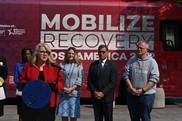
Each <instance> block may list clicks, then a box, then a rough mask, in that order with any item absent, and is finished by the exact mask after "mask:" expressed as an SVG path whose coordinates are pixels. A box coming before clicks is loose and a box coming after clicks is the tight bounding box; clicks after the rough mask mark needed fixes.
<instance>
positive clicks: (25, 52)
mask: <svg viewBox="0 0 182 121" xmlns="http://www.w3.org/2000/svg"><path fill="white" fill-rule="evenodd" d="M31 55H32V50H31V49H30V48H23V49H22V53H21V57H22V62H20V63H16V65H15V69H14V82H15V83H16V85H17V91H16V96H17V113H18V115H19V121H22V112H21V111H22V96H21V95H22V91H21V89H22V88H23V87H21V86H22V85H20V84H19V76H20V74H21V72H22V69H23V67H24V64H25V63H26V62H28V60H29V59H30V58H31ZM18 88H19V89H18ZM20 88H21V89H20Z"/></svg>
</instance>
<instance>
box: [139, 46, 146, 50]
mask: <svg viewBox="0 0 182 121" xmlns="http://www.w3.org/2000/svg"><path fill="white" fill-rule="evenodd" d="M144 49H146V48H142V47H138V50H144Z"/></svg>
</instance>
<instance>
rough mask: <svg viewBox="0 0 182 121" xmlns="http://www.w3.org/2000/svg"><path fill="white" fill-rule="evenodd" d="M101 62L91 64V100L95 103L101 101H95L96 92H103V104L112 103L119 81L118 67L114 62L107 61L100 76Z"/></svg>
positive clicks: (89, 76) (89, 84) (89, 78)
mask: <svg viewBox="0 0 182 121" xmlns="http://www.w3.org/2000/svg"><path fill="white" fill-rule="evenodd" d="M98 65H99V60H97V61H94V62H93V63H91V64H90V68H89V73H88V80H87V81H88V90H90V92H91V98H92V99H93V101H99V100H97V99H95V97H94V93H95V91H102V92H103V93H104V95H105V96H104V98H103V99H101V101H103V102H112V101H113V100H114V89H115V85H116V81H117V66H116V64H115V63H114V62H111V61H110V60H108V59H107V60H106V62H105V64H104V67H103V71H102V73H101V74H100V75H99V72H98V71H99V70H98Z"/></svg>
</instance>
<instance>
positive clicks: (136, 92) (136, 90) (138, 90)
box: [131, 88, 143, 96]
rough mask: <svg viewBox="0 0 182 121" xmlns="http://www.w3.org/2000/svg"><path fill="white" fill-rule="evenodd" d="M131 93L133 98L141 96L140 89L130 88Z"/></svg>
mask: <svg viewBox="0 0 182 121" xmlns="http://www.w3.org/2000/svg"><path fill="white" fill-rule="evenodd" d="M131 91H132V94H133V95H135V96H140V95H142V94H143V91H142V89H135V88H132V89H131Z"/></svg>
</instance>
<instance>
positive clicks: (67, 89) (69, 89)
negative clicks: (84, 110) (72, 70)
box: [64, 87, 73, 93]
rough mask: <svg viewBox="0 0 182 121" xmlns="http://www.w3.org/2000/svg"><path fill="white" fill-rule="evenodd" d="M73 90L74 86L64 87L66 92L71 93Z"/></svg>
mask: <svg viewBox="0 0 182 121" xmlns="http://www.w3.org/2000/svg"><path fill="white" fill-rule="evenodd" d="M72 91H73V90H72V88H66V87H64V92H66V93H71V92H72Z"/></svg>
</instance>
